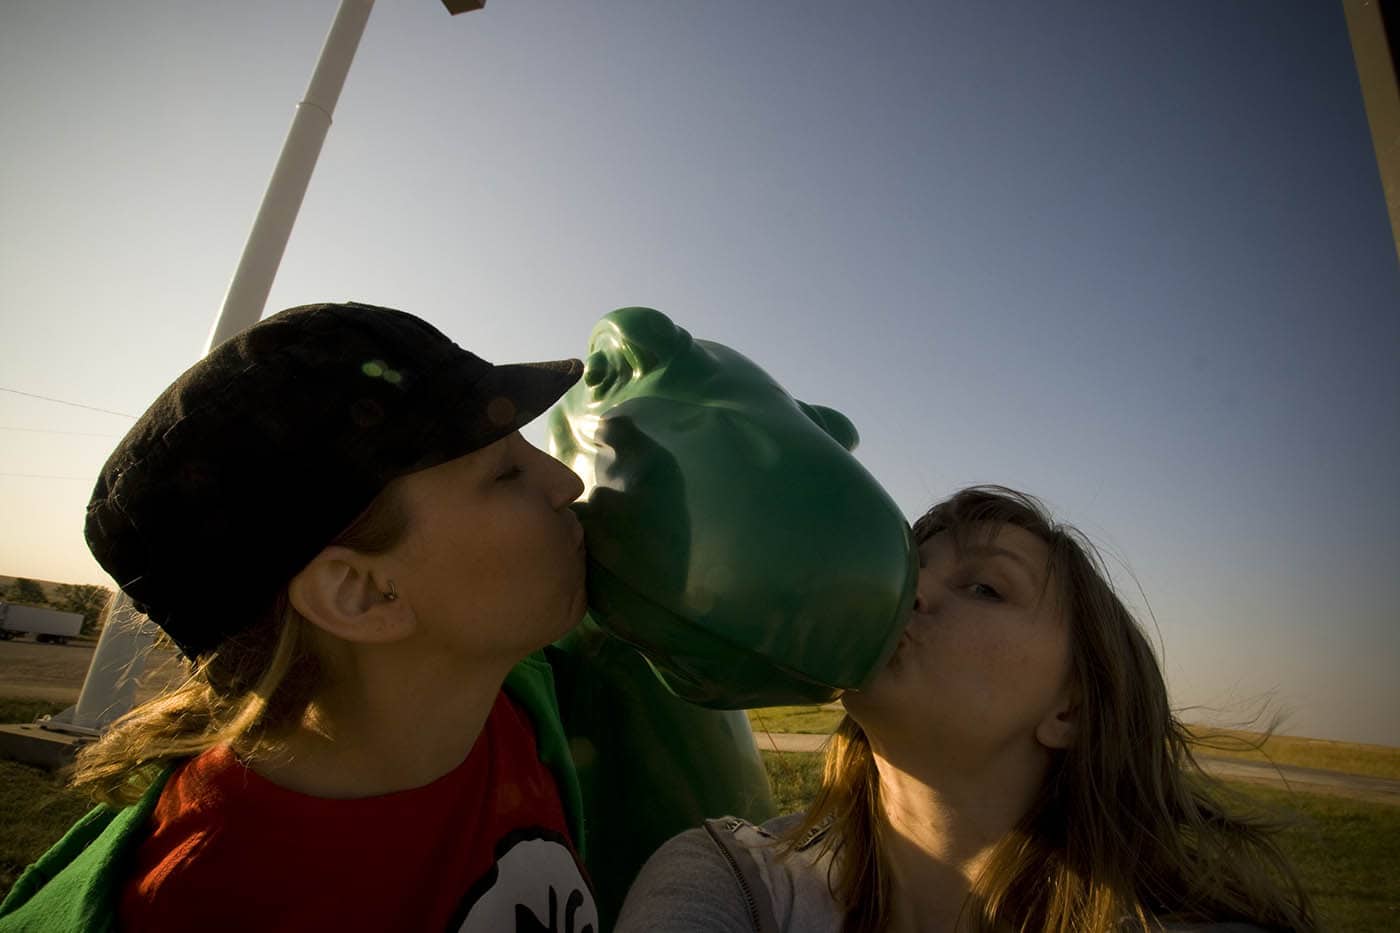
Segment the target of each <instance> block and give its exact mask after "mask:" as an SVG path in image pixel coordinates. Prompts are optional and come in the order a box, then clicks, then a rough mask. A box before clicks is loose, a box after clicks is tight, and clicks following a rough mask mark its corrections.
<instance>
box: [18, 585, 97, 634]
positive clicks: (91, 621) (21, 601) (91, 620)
mask: <svg viewBox="0 0 1400 933" xmlns="http://www.w3.org/2000/svg"><path fill="white" fill-rule="evenodd" d="M51 586H52V589H53V597H52V598H50V597H49V594H48V593H46V592H44V586H43V584H42V583H40V582H39V581H37V580H31V579H29V578H28V577H17V578H16V579H15V580H14V582H13V583H11V584H10V585H9V586H6V587H0V598H3V599H4V600H5V601H6V602H11V603H16V604H18V605H21V606H41V607H47V608H49V609H58V610H59V611H61V612H76V613H78V614H79V615H81V616H82V617H83V634H84V635H95V634H97V629H98V625H99V623H101V621H102V610H104V609H106V608H107V601H108V600H109V599H111V598H112V591H111V590H109V589H108V588H107V587H105V586H95V585H93V584H91V583H58V584H51Z"/></svg>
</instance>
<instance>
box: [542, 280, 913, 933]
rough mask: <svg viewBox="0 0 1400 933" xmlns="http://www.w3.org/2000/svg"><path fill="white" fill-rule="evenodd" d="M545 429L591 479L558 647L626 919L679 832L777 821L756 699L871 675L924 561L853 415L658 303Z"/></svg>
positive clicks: (621, 334)
mask: <svg viewBox="0 0 1400 933" xmlns="http://www.w3.org/2000/svg"><path fill="white" fill-rule="evenodd" d="M548 425H549V441H550V451H551V453H553V454H554V456H555V457H557V458H558V459H560V460H562V461H563V462H564V463H566V464H568V465H569V466H570V467H572V468H573V469H574V471H575V472H577V473H578V474H579V476H581V477H582V478H583V481H584V485H585V492H584V494H583V497H582V498H581V499H580V501H579V502H578V503H577V505H576V507H575V508H576V511H577V513H578V515H579V518H580V520H581V521H582V522H583V526H584V530H585V532H586V534H587V541H588V554H589V566H588V593H589V610H590V618H589V619H587V620H585V622H584V624H583V625H581V626H580V627H579V628H578V629H577V630H575V631H574V632H573V633H571V634H570V635H569V636H568V637H567V638H565V639H564V640H562V641H561V642H560V643H559V644H558V645H556V646H555V648H554V649H552V650H551V657H552V661H553V664H554V667H555V671H556V685H557V687H558V690H559V700H560V707H561V710H562V712H563V716H564V725H565V729H566V731H567V732H568V734H569V736H570V743H571V747H572V749H573V752H574V759H575V763H576V765H577V766H578V772H579V779H580V784H581V786H582V789H583V794H584V801H585V804H584V806H585V819H586V822H587V826H588V830H587V838H588V863H589V867H590V871H591V872H592V875H593V881H594V885H595V889H596V893H597V896H598V904H599V909H600V911H601V912H602V914H603V916H604V917H605V918H610V917H614V916H615V915H616V910H617V907H618V906H619V905H620V903H621V898H622V895H623V893H625V890H626V885H627V884H628V883H630V881H631V879H632V877H633V876H634V875H635V873H636V871H637V869H638V868H640V866H641V863H642V861H644V860H645V859H646V857H647V856H648V855H649V854H650V853H651V852H652V851H653V850H654V849H655V848H656V847H657V846H658V845H659V844H660V843H661V842H663V841H665V840H666V839H667V838H669V837H670V836H671V835H673V834H674V833H676V832H679V831H681V830H683V829H688V828H690V827H692V826H695V825H697V824H698V823H699V822H700V821H701V820H703V819H705V818H707V817H713V816H720V815H723V814H726V813H728V814H735V815H738V816H743V817H746V818H748V819H751V820H754V821H761V820H763V819H766V818H768V817H769V816H772V815H773V812H774V808H773V802H772V796H771V792H770V791H769V788H768V780H767V776H766V772H765V771H764V769H763V764H762V761H761V760H760V758H759V756H758V753H757V750H756V748H755V744H754V740H753V735H752V732H751V731H750V729H749V726H748V721H747V719H746V718H745V716H744V714H743V713H742V712H738V710H741V709H745V708H752V707H759V706H776V705H784V704H815V703H822V702H826V701H829V700H832V699H834V698H836V697H837V696H839V695H840V694H841V692H842V691H843V690H846V689H858V688H860V687H862V686H863V685H864V684H865V683H866V682H867V680H868V679H869V678H870V677H871V676H873V675H874V673H875V672H876V671H877V670H879V669H880V667H881V666H882V665H883V664H884V663H885V661H886V660H887V659H888V657H889V655H890V653H891V652H892V651H893V650H894V647H895V644H896V642H897V641H898V639H899V635H900V632H901V631H902V629H903V626H904V622H905V620H906V619H907V618H908V615H909V610H910V608H911V607H912V605H913V601H914V587H915V583H916V579H917V575H918V556H917V552H916V550H915V548H914V546H913V542H912V538H911V535H910V532H909V526H908V523H907V522H906V521H905V519H904V517H903V515H902V514H901V513H900V511H899V509H898V507H897V506H896V505H895V504H894V502H893V501H892V500H891V499H890V498H889V496H888V495H887V494H886V493H885V491H884V490H883V489H882V488H881V487H880V485H879V484H878V483H877V482H876V481H875V480H874V478H873V477H871V476H870V474H869V473H868V472H866V470H865V469H864V468H863V467H862V466H861V465H860V464H859V463H858V462H857V461H856V460H855V458H854V457H852V456H851V455H850V452H849V451H850V450H851V449H853V448H854V447H855V445H856V442H857V435H856V430H855V428H854V426H853V425H852V424H851V422H850V420H849V419H847V418H846V417H845V416H844V415H842V414H840V413H839V412H836V411H833V410H832V409H829V408H824V407H821V406H816V405H808V404H805V403H803V402H799V401H796V400H795V399H793V398H792V396H790V395H789V394H788V393H787V392H786V391H784V390H783V388H782V387H781V386H779V385H778V384H777V383H776V382H775V381H774V380H773V379H772V377H770V376H769V375H768V374H767V373H765V372H764V371H763V370H762V369H760V368H759V367H758V366H757V365H755V364H754V363H753V362H751V361H750V360H748V359H747V358H746V357H744V356H743V355H741V354H739V353H737V352H735V351H734V350H732V349H730V348H728V347H726V346H723V345H721V344H717V343H712V342H710V341H705V340H693V339H692V338H691V336H690V334H689V333H687V332H686V331H685V330H684V329H682V328H680V327H677V326H676V325H675V324H674V323H672V322H671V320H670V319H669V318H667V317H666V316H665V315H664V314H662V313H660V312H659V311H654V310H651V309H649V308H623V309H621V310H618V311H613V312H612V313H610V314H608V315H606V316H604V317H603V318H602V320H600V321H599V322H598V324H597V325H596V326H595V327H594V329H593V334H592V336H591V338H590V340H589V354H588V358H587V361H586V368H585V370H584V375H583V379H582V380H581V381H580V382H579V383H578V384H577V385H575V386H574V388H573V389H571V390H570V391H569V392H568V393H567V394H566V395H565V396H564V397H563V398H562V399H561V400H560V401H559V403H558V404H557V405H556V406H555V407H554V409H552V410H551V412H550V413H549V416H548ZM633 649H636V650H633ZM637 652H640V653H641V654H640V655H639V654H638V653H637ZM643 656H644V657H645V660H644V659H643ZM696 704H698V705H696Z"/></svg>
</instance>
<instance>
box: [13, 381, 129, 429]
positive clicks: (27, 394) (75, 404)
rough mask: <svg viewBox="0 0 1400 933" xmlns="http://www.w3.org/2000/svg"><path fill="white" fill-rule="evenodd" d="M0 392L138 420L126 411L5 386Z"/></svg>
mask: <svg viewBox="0 0 1400 933" xmlns="http://www.w3.org/2000/svg"><path fill="white" fill-rule="evenodd" d="M0 392H13V393H14V394H15V395H23V396H25V397H26V398H37V399H41V400H42V401H45V402H56V403H58V404H59V405H71V406H73V407H74V408H86V409H87V410H88V411H100V412H102V414H104V415H116V416H117V417H119V418H130V419H131V420H132V421H135V420H136V416H135V415H128V414H127V413H126V412H124V411H112V409H110V408H98V407H97V406H96V405H84V404H83V403H82V402H69V401H65V400H64V399H61V398H50V397H49V396H47V395H35V394H34V393H33V392H21V391H20V390H19V389H7V388H5V387H4V386H0Z"/></svg>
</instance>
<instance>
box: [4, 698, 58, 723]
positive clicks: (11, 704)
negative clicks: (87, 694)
mask: <svg viewBox="0 0 1400 933" xmlns="http://www.w3.org/2000/svg"><path fill="white" fill-rule="evenodd" d="M69 705H70V704H68V703H53V702H50V701H49V700H17V699H11V698H9V697H0V723H4V722H17V723H30V722H33V721H34V720H35V719H38V718H39V717H40V716H52V715H53V714H54V713H57V712H61V711H62V710H65V709H67V708H68V707H69Z"/></svg>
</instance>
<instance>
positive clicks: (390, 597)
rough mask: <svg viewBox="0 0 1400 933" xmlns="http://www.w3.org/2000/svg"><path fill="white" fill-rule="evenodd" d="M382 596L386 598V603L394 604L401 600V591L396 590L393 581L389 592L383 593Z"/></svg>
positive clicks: (390, 583)
mask: <svg viewBox="0 0 1400 933" xmlns="http://www.w3.org/2000/svg"><path fill="white" fill-rule="evenodd" d="M381 595H382V596H383V597H384V600H385V602H391V603H392V602H393V601H394V600H396V599H398V598H399V591H398V590H396V589H394V581H393V580H390V581H389V591H388V592H387V593H382V594H381Z"/></svg>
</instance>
